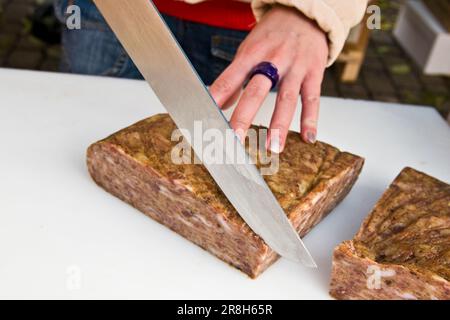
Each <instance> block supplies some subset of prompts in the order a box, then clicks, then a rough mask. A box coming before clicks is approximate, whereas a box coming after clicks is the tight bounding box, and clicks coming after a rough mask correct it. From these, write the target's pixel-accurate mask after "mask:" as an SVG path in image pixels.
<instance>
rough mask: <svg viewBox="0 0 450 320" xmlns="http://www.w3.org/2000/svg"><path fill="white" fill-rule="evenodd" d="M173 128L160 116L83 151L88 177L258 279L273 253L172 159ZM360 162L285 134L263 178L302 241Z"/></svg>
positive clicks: (193, 172)
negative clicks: (272, 170)
mask: <svg viewBox="0 0 450 320" xmlns="http://www.w3.org/2000/svg"><path fill="white" fill-rule="evenodd" d="M175 129H176V126H175V124H174V123H173V121H172V120H171V118H170V117H169V116H168V115H167V114H160V115H156V116H153V117H151V118H148V119H145V120H142V121H140V122H138V123H136V124H134V125H132V126H130V127H128V128H125V129H123V130H121V131H119V132H117V133H115V134H113V135H111V136H109V137H108V138H106V139H104V140H101V141H99V142H97V143H94V144H93V145H91V146H90V147H89V149H88V152H87V164H88V169H89V172H90V174H91V176H92V178H93V179H94V180H95V182H96V183H97V184H98V185H99V186H101V187H103V188H104V189H105V190H106V191H108V192H110V193H111V194H113V195H115V196H116V197H118V198H120V199H122V200H124V201H126V202H127V203H129V204H131V205H132V206H134V207H135V208H137V209H138V210H140V211H142V212H143V213H145V214H146V215H148V216H149V217H151V218H153V219H154V220H156V221H158V222H159V223H161V224H164V225H165V226H167V227H169V228H170V229H172V230H173V231H175V232H176V233H178V234H180V235H182V236H183V237H185V238H187V239H189V240H190V241H192V242H194V243H195V244H197V245H199V246H200V247H202V248H204V249H205V250H207V251H209V252H210V253H212V254H214V255H216V256H217V257H219V258H220V259H222V260H223V261H225V262H227V263H229V264H230V265H232V266H234V267H236V268H238V269H240V270H242V271H243V272H245V273H246V274H247V275H249V276H250V277H252V278H255V277H257V276H258V275H259V274H261V273H262V272H263V271H264V270H265V269H266V268H267V267H268V266H270V265H271V264H272V263H273V262H274V261H276V259H277V258H278V255H277V254H276V253H275V252H274V251H273V250H271V249H270V248H269V247H268V246H267V245H266V244H265V243H264V241H263V240H262V239H261V238H260V237H259V236H258V235H256V234H255V233H254V232H253V231H252V230H251V229H250V228H249V227H248V225H247V224H246V223H245V222H244V221H243V219H242V218H241V217H240V216H239V214H238V213H237V212H236V210H235V209H234V208H233V206H232V205H231V204H230V202H229V201H228V200H227V198H226V197H225V195H224V194H223V193H222V191H221V190H220V188H219V187H218V186H217V184H216V183H215V182H214V180H213V178H212V177H211V176H210V174H209V173H208V171H207V170H206V168H205V167H204V166H203V165H201V164H175V163H174V162H173V161H172V159H171V153H172V150H173V148H174V147H175V146H176V145H177V144H178V143H179V142H177V141H172V140H171V136H172V133H173V131H174V130H175ZM256 129H258V128H256ZM249 153H251V151H249ZM363 163H364V160H363V159H362V158H361V157H358V156H355V155H352V154H350V153H346V152H340V151H339V150H338V149H336V148H335V147H332V146H330V145H328V144H326V143H322V142H317V143H316V144H314V145H310V144H306V143H303V142H302V141H301V138H300V135H299V134H298V133H295V132H289V135H288V138H287V142H286V148H285V151H284V152H283V153H282V154H281V155H280V159H279V170H278V172H277V173H276V174H273V175H266V176H264V179H265V181H266V182H267V184H268V186H269V188H270V189H271V190H272V192H273V193H274V195H275V197H276V199H277V200H278V202H279V203H280V205H281V207H282V208H283V210H284V211H285V212H286V214H287V216H288V218H289V219H290V221H291V223H292V224H293V226H294V227H295V228H296V230H297V231H298V232H299V234H300V236H304V235H305V234H306V233H307V232H309V231H310V230H311V228H313V227H314V226H315V225H316V224H317V223H318V222H319V221H320V220H322V219H323V218H324V217H325V216H326V215H327V214H328V213H329V212H330V211H331V210H332V209H333V208H334V207H335V206H336V205H337V204H338V203H339V202H340V201H341V200H342V199H343V198H344V197H345V196H346V195H347V193H348V192H349V191H350V189H351V187H352V186H353V184H354V183H355V181H356V179H357V177H358V175H359V173H360V171H361V168H362V166H363ZM258 166H259V164H258ZM249 196H258V195H249Z"/></svg>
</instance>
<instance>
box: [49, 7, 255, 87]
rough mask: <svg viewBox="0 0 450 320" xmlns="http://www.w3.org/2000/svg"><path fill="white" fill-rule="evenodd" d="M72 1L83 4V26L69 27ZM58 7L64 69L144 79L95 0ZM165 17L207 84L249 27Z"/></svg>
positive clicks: (222, 67)
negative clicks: (209, 23)
mask: <svg viewBox="0 0 450 320" xmlns="http://www.w3.org/2000/svg"><path fill="white" fill-rule="evenodd" d="M68 5H77V6H78V7H79V8H80V13H81V25H80V26H81V28H80V29H73V30H71V29H69V28H67V27H66V19H67V13H66V10H67V6H68ZM54 7H55V14H56V16H57V18H58V20H59V21H60V22H61V23H62V26H63V28H62V29H63V31H62V46H63V57H62V62H61V69H62V71H64V72H72V73H79V74H88V75H100V76H112V77H120V78H132V79H142V76H141V74H140V73H139V71H138V70H137V68H136V66H135V65H134V64H133V62H132V61H131V59H130V58H129V56H128V55H127V53H126V52H125V50H124V49H123V47H122V45H121V44H120V43H119V41H118V40H117V38H116V37H115V35H114V33H113V32H112V31H111V29H110V28H109V27H108V25H107V24H106V22H105V20H104V19H103V17H102V15H101V13H100V12H99V11H98V9H97V8H96V6H95V4H94V3H93V2H92V1H91V0H55V2H54ZM163 18H164V20H165V22H166V24H167V25H168V27H169V28H170V30H171V31H172V33H173V34H174V36H175V38H176V39H177V40H178V42H179V43H180V45H181V47H182V48H183V50H184V52H185V53H186V55H187V57H188V58H189V60H190V61H191V63H192V65H193V66H194V68H195V69H196V71H197V73H198V74H199V76H200V77H201V79H202V80H203V82H204V83H205V84H207V85H209V84H211V83H212V82H213V81H214V80H215V79H216V78H217V76H218V75H219V74H220V73H222V71H223V70H224V69H225V68H226V67H227V66H228V65H229V64H230V62H231V61H232V59H233V57H234V55H235V54H236V51H237V48H238V47H239V45H240V43H241V42H242V41H243V39H244V38H245V37H246V36H247V32H245V31H237V30H229V29H223V28H217V27H212V26H208V25H204V24H199V23H194V22H189V21H184V20H181V19H178V18H175V17H171V16H167V15H163Z"/></svg>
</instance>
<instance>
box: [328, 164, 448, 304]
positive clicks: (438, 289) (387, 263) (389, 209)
mask: <svg viewBox="0 0 450 320" xmlns="http://www.w3.org/2000/svg"><path fill="white" fill-rule="evenodd" d="M331 278H332V279H331V288H330V293H331V295H332V296H333V297H335V298H337V299H450V282H449V281H450V185H448V184H446V183H444V182H442V181H439V180H437V179H435V178H433V177H430V176H428V175H426V174H424V173H422V172H419V171H416V170H414V169H411V168H405V169H404V170H403V171H402V172H401V173H400V175H399V176H398V177H397V178H396V179H395V180H394V182H393V183H392V184H391V186H390V187H389V188H388V190H387V191H386V192H385V193H384V194H383V196H382V198H381V199H380V200H379V201H378V203H377V204H376V205H375V207H374V209H373V210H372V212H371V213H370V215H369V216H368V217H367V219H366V220H365V221H364V223H363V225H362V227H361V229H360V230H359V232H358V234H357V235H356V236H355V238H354V239H353V240H351V241H345V242H344V243H342V244H341V245H340V246H338V247H337V248H336V249H335V251H334V256H333V271H332V277H331Z"/></svg>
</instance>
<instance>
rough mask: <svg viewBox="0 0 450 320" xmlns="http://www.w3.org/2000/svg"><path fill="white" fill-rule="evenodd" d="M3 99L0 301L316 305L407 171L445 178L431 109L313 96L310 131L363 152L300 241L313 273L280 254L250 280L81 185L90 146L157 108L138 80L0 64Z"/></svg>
mask: <svg viewBox="0 0 450 320" xmlns="http://www.w3.org/2000/svg"><path fill="white" fill-rule="evenodd" d="M0 99H1V100H0V101H1V102H0V133H1V138H2V144H1V153H0V298H193V299H196V298H210V299H216V298H225V299H226V298H250V299H263V298H268V299H271V298H273V299H279V298H280V299H281V298H286V299H302V298H308V299H327V298H329V296H328V281H329V275H330V265H331V253H332V250H333V248H334V247H335V246H336V245H337V244H338V243H339V242H341V241H342V240H345V239H349V238H352V236H353V235H354V233H355V232H356V231H357V230H358V228H359V226H360V223H361V221H362V219H363V218H364V217H365V216H366V215H367V213H368V212H369V211H370V209H371V207H372V206H373V205H374V203H375V202H376V200H377V199H378V198H379V197H380V195H381V194H382V192H383V190H384V189H385V188H386V187H387V185H388V184H389V183H390V182H391V181H392V180H393V179H394V177H395V176H396V175H397V174H398V173H399V172H400V170H401V169H402V168H403V167H404V166H412V167H414V168H416V169H419V170H423V171H425V172H427V173H429V174H431V175H433V176H436V177H438V178H440V179H441V180H444V181H447V182H448V181H450V128H449V126H448V125H447V124H446V122H445V121H444V120H443V119H441V117H440V116H439V115H438V114H437V113H436V112H435V111H434V110H433V109H431V108H426V107H413V106H402V105H396V104H384V103H376V102H365V101H354V100H344V99H335V98H323V100H322V111H321V121H320V131H319V138H320V139H321V140H323V141H327V142H329V143H331V144H334V145H336V146H338V147H340V148H341V149H343V150H347V151H350V152H353V153H356V154H358V155H361V156H364V157H365V158H366V164H365V167H364V169H363V172H362V174H361V176H360V178H359V180H358V182H357V183H356V185H355V187H354V189H353V190H352V192H351V193H350V195H349V196H348V197H347V198H346V199H345V200H344V201H343V203H342V204H341V205H340V206H339V207H338V208H336V209H335V210H334V211H333V212H332V213H331V214H330V215H329V216H328V217H327V218H326V219H325V220H324V221H323V222H321V223H320V225H319V226H317V227H316V228H315V229H314V230H313V231H312V232H311V233H310V234H309V235H308V236H307V237H306V238H305V241H306V245H307V246H308V248H309V249H310V251H311V252H312V254H313V256H314V258H315V259H316V262H317V263H318V266H319V269H318V270H311V269H306V268H303V267H301V266H299V265H296V264H294V263H291V262H289V261H287V260H285V259H282V260H280V261H279V262H277V263H276V264H275V265H273V266H272V267H271V268H270V269H269V270H267V271H266V272H265V273H264V274H263V275H262V276H261V277H260V278H258V279H257V280H250V279H248V278H247V277H246V276H245V275H244V274H242V273H240V272H238V271H236V270H234V269H233V268H231V267H229V266H227V265H226V264H225V263H223V262H221V261H220V260H218V259H216V258H215V257H213V256H212V255H210V254H209V253H207V252H205V251H203V250H201V249H199V248H198V247H196V246H195V245H193V244H191V243H190V242H188V241H186V240H184V239H183V238H181V237H180V236H178V235H176V234H175V233H173V232H171V231H169V230H168V229H166V228H165V227H163V226H161V225H159V224H157V223H156V222H154V221H152V220H151V219H149V218H147V217H146V216H144V215H143V214H141V213H140V212H138V211H137V210H135V209H133V208H132V207H130V206H129V205H127V204H125V203H123V202H122V201H120V200H118V199H116V198H114V197H113V196H111V195H109V194H108V193H106V192H105V191H103V190H102V189H100V188H99V187H97V186H96V185H95V184H94V183H93V181H92V180H91V179H90V177H89V175H88V172H87V170H86V165H85V150H86V148H87V147H88V145H89V144H90V143H92V142H94V141H96V140H98V139H101V138H103V137H105V136H106V135H108V134H110V133H113V132H115V131H116V130H118V129H121V128H123V127H125V126H128V125H130V124H132V123H134V122H135V121H137V120H140V119H142V118H144V117H147V116H150V115H152V114H154V113H159V112H164V108H163V107H162V106H161V105H160V103H159V102H158V100H157V98H156V97H155V95H154V94H153V92H152V91H151V90H150V89H149V87H148V86H147V84H146V83H144V82H140V81H131V80H118V79H108V78H97V77H85V76H73V75H63V74H51V73H41V72H29V71H15V70H7V69H0ZM273 103H274V96H271V97H270V98H269V99H268V100H267V103H266V105H265V106H264V107H263V109H262V110H261V112H260V113H259V114H258V117H257V119H256V122H255V123H263V124H266V123H267V121H268V119H269V117H270V111H271V107H272V106H273ZM297 119H298V115H297V116H296V120H295V121H294V123H293V125H292V129H294V130H298V122H299V121H298V120H297Z"/></svg>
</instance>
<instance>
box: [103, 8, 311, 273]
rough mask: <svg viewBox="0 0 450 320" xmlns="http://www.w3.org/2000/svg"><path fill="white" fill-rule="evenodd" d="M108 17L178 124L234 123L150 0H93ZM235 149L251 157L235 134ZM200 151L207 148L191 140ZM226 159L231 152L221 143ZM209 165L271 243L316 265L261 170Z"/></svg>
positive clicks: (283, 253)
mask: <svg viewBox="0 0 450 320" xmlns="http://www.w3.org/2000/svg"><path fill="white" fill-rule="evenodd" d="M94 2H95V4H96V5H97V7H98V8H99V10H100V11H101V13H102V14H103V16H104V18H105V20H106V21H107V23H108V24H109V26H110V27H111V29H112V30H113V32H114V33H115V34H116V36H117V38H118V39H119V41H120V42H121V44H122V45H123V47H124V48H125V50H126V51H127V52H128V54H129V55H130V57H131V59H132V60H133V62H134V63H135V65H136V66H137V68H138V69H139V71H140V72H141V74H142V75H143V77H144V78H145V79H146V80H147V82H148V83H149V84H150V86H151V87H152V89H153V91H154V92H155V94H156V95H157V97H158V98H159V100H160V102H161V103H162V105H163V106H164V107H165V108H166V110H167V111H168V112H169V114H170V116H171V117H172V119H173V121H174V122H175V124H176V125H177V126H178V128H180V129H181V128H183V129H184V130H187V132H189V133H190V134H191V136H193V132H194V124H195V122H196V121H201V123H202V125H203V129H204V130H208V129H215V130H219V131H220V132H221V134H223V137H225V136H226V131H227V130H230V125H229V123H228V121H227V120H226V118H225V117H224V115H223V113H222V111H221V110H220V109H219V107H218V106H217V105H216V103H215V102H214V100H213V98H212V97H211V95H210V93H209V91H208V89H207V88H206V86H205V85H204V84H203V82H202V81H201V79H200V78H199V76H198V74H197V73H196V71H195V69H194V68H193V67H192V65H191V63H190V62H189V60H188V58H187V57H186V55H185V54H184V52H183V50H182V49H181V47H180V46H179V44H178V42H177V41H176V39H175V38H174V36H173V35H172V33H171V32H170V30H169V28H168V27H167V25H166V24H165V22H164V20H163V19H162V17H161V15H160V14H159V12H158V10H157V9H156V7H155V5H154V4H153V2H152V1H150V0H120V1H118V0H94ZM234 139H235V142H236V146H237V148H236V151H237V153H238V154H240V155H241V156H242V155H243V156H244V157H245V159H247V160H248V158H247V157H248V155H247V154H246V151H245V148H244V146H243V145H242V144H241V143H240V142H239V140H238V138H237V136H234ZM192 147H193V149H194V152H195V153H196V154H197V155H198V154H200V153H201V152H202V151H203V150H202V149H201V146H200V145H198V144H195V143H194V144H192ZM221 148H222V150H221V151H222V152H223V155H224V157H225V159H229V157H230V155H229V153H230V151H229V150H227V147H226V146H223V147H221ZM204 165H205V167H206V168H207V170H208V171H209V173H210V174H211V176H212V177H213V179H214V180H215V182H216V183H217V184H218V186H219V187H220V188H221V190H222V191H223V193H224V194H225V195H226V197H227V198H228V200H229V201H230V202H231V204H232V205H233V207H234V208H235V209H236V210H237V212H238V213H239V215H240V216H241V217H242V218H243V219H244V221H245V222H246V223H247V224H248V225H249V227H250V228H251V229H252V230H253V231H254V232H255V233H256V234H258V235H259V236H260V237H261V238H262V239H263V240H264V241H265V242H266V243H267V245H268V246H269V247H271V248H272V249H273V250H275V251H276V252H277V253H278V254H280V255H281V256H283V257H285V258H288V259H290V260H293V261H297V262H300V263H302V264H303V265H305V266H308V267H316V264H315V262H314V260H313V258H312V256H311V255H310V253H309V252H308V250H307V248H306V247H305V245H304V244H303V242H302V240H301V239H300V237H299V235H298V233H297V232H296V231H295V229H294V228H293V227H292V225H291V223H290V221H289V219H288V218H287V216H286V214H285V213H284V211H283V209H282V208H281V207H280V205H279V203H278V202H277V200H276V198H275V196H274V195H273V193H272V192H271V190H270V189H269V187H268V186H267V184H266V183H265V181H264V179H263V178H262V176H261V174H260V173H259V171H258V169H257V168H256V166H255V165H254V164H251V163H250V161H244V162H239V163H237V162H236V161H224V163H222V164H216V163H208V162H204Z"/></svg>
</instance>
